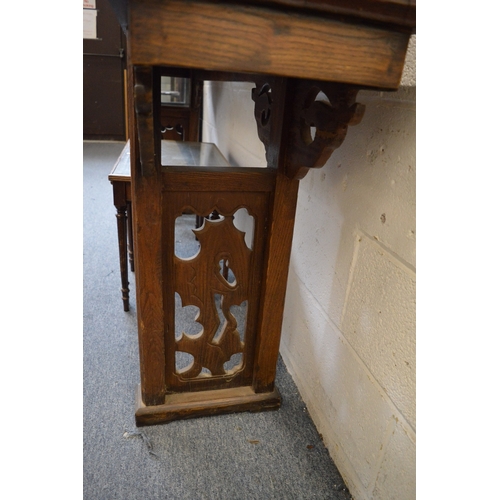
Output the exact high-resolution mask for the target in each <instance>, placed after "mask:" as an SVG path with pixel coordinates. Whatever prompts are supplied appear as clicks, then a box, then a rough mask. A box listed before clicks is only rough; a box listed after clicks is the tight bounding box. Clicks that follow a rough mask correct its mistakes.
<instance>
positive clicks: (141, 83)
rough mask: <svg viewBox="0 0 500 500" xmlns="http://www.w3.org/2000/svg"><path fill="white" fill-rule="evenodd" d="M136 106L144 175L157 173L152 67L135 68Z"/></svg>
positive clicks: (140, 154)
mask: <svg viewBox="0 0 500 500" xmlns="http://www.w3.org/2000/svg"><path fill="white" fill-rule="evenodd" d="M134 78H135V84H134V104H135V116H136V120H137V136H138V141H139V156H140V160H141V170H142V175H144V176H146V177H149V176H151V175H153V174H154V172H155V146H154V139H155V134H154V120H153V102H154V100H153V71H152V68H151V67H150V66H135V67H134Z"/></svg>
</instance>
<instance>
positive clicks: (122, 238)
mask: <svg viewBox="0 0 500 500" xmlns="http://www.w3.org/2000/svg"><path fill="white" fill-rule="evenodd" d="M116 222H117V227H118V248H119V253H120V275H121V281H122V300H123V310H124V311H128V310H129V307H130V306H129V287H128V285H129V283H128V265H127V207H126V206H118V207H116Z"/></svg>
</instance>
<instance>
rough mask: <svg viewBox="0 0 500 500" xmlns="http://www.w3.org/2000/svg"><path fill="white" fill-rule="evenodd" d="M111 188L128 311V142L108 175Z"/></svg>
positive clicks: (131, 256)
mask: <svg viewBox="0 0 500 500" xmlns="http://www.w3.org/2000/svg"><path fill="white" fill-rule="evenodd" d="M108 179H109V181H110V182H111V185H112V186H113V204H114V205H115V207H116V222H117V226H118V249H119V254H120V275H121V283H122V300H123V310H124V311H128V310H129V307H130V306H129V293H130V290H129V286H128V285H129V282H128V265H127V239H128V257H129V261H130V270H131V271H132V272H134V238H133V231H132V194H131V189H132V187H131V178H130V141H127V144H126V145H125V147H124V148H123V151H122V152H121V153H120V156H119V158H118V160H117V161H116V163H115V165H114V166H113V170H111V172H110V174H109V175H108Z"/></svg>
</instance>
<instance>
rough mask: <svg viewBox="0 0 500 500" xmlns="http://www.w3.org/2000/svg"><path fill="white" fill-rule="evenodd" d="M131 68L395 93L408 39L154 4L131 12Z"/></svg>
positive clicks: (317, 22) (231, 10) (196, 5)
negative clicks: (170, 68)
mask: <svg viewBox="0 0 500 500" xmlns="http://www.w3.org/2000/svg"><path fill="white" fill-rule="evenodd" d="M129 31H130V38H131V51H130V53H129V57H130V58H131V61H132V63H133V64H154V65H168V66H180V67H191V68H198V69H206V70H219V71H235V72H252V73H262V74H268V75H277V76H287V77H298V78H312V79H319V80H329V81H340V82H344V83H351V84H357V85H363V86H368V87H377V88H386V89H395V88H397V87H398V85H399V81H400V78H401V74H402V71H403V66H404V59H405V53H406V48H407V44H408V39H409V36H410V35H409V34H407V33H400V32H395V31H391V30H388V29H385V28H378V27H372V26H366V25H356V24H351V23H346V22H341V21H338V20H336V19H330V18H328V17H326V16H323V17H319V16H313V15H309V14H305V15H304V14H302V15H299V14H297V13H295V12H281V11H278V10H274V9H269V8H266V7H265V6H244V5H239V4H237V5H234V4H226V3H212V2H202V1H192V2H182V1H178V0H173V1H159V0H148V1H143V2H140V3H138V2H133V3H132V5H131V8H130V26H129Z"/></svg>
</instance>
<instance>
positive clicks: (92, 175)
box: [83, 142, 351, 500]
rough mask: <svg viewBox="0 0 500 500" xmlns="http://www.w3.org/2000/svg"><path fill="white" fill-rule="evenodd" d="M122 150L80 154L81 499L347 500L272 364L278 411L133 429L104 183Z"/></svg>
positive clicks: (128, 348) (127, 353) (127, 317)
mask: <svg viewBox="0 0 500 500" xmlns="http://www.w3.org/2000/svg"><path fill="white" fill-rule="evenodd" d="M122 147H123V144H120V143H94V142H84V145H83V152H84V158H83V189H84V191H83V199H84V210H83V214H84V216H83V230H84V257H83V262H84V269H83V271H84V283H83V300H84V304H83V310H84V318H83V325H84V332H83V334H84V336H83V352H84V360H83V371H84V372H83V381H84V383H83V498H84V499H85V500H108V499H120V500H122V499H130V500H136V499H137V500H149V499H151V500H153V499H168V500H184V499H186V500H230V499H231V500H232V499H258V500H260V499H263V500H264V499H283V500H291V499H339V500H347V499H350V498H351V496H350V494H349V492H348V491H347V488H346V487H345V485H344V483H343V481H342V478H341V476H340V474H339V472H338V470H337V468H336V467H335V465H334V463H333V462H332V460H331V458H330V456H329V454H328V451H327V450H326V448H325V447H324V445H323V443H322V440H321V436H320V435H319V434H318V432H317V430H316V428H315V426H314V424H313V422H312V420H311V419H310V417H309V415H308V412H307V409H306V407H305V405H304V402H303V401H302V399H301V397H300V395H299V393H298V391H297V388H296V386H295V384H294V382H293V380H292V378H291V377H290V375H289V374H288V372H287V370H286V367H285V366H284V364H283V362H282V360H281V359H280V361H279V364H278V371H277V378H276V383H277V386H278V388H279V390H280V392H281V395H282V399H283V402H282V407H281V408H280V409H279V410H278V411H272V412H264V413H239V414H233V415H223V416H214V417H205V418H197V419H192V420H185V421H176V422H172V423H169V424H167V425H160V426H153V427H141V428H139V429H138V428H136V426H135V421H134V394H135V387H136V385H137V383H138V382H139V354H138V345H137V318H136V307H135V282H134V275H133V273H130V287H131V307H130V312H124V311H123V307H122V301H121V293H120V272H119V260H118V241H117V232H116V218H115V209H114V206H113V200H112V189H111V185H110V184H109V182H108V179H107V176H108V174H109V172H110V171H111V168H112V166H113V164H114V162H115V161H116V159H117V158H118V155H119V154H120V151H121V149H122ZM180 317H182V316H180Z"/></svg>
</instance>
